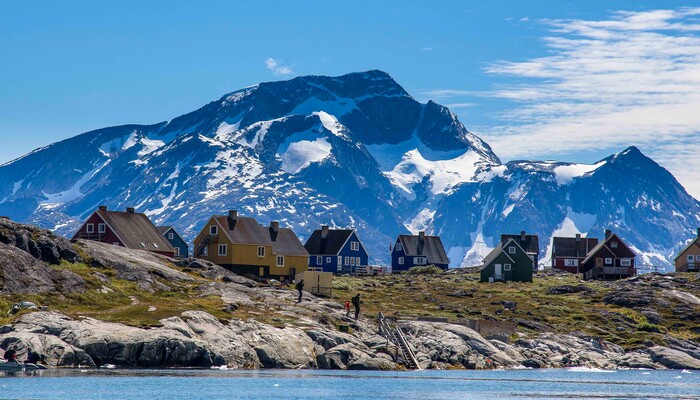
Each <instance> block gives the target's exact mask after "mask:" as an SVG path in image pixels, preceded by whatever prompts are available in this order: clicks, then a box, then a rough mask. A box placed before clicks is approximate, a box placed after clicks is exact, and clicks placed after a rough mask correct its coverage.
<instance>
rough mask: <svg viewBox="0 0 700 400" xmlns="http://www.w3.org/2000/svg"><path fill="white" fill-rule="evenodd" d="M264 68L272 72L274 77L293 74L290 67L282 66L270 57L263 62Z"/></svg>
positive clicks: (278, 61) (279, 61)
mask: <svg viewBox="0 0 700 400" xmlns="http://www.w3.org/2000/svg"><path fill="white" fill-rule="evenodd" d="M265 66H266V68H267V69H269V70H270V71H272V75H274V76H286V75H292V74H293V73H294V70H293V69H292V67H290V66H288V65H282V63H281V60H278V59H276V58H272V57H270V58H268V59H267V60H265Z"/></svg>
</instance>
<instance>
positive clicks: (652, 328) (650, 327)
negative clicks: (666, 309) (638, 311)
mask: <svg viewBox="0 0 700 400" xmlns="http://www.w3.org/2000/svg"><path fill="white" fill-rule="evenodd" d="M637 330H638V331H642V332H659V326H658V325H656V324H652V323H649V322H640V323H639V324H637Z"/></svg>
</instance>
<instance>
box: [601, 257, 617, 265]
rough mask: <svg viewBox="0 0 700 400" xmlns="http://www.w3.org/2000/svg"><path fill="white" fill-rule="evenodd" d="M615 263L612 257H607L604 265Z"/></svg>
mask: <svg viewBox="0 0 700 400" xmlns="http://www.w3.org/2000/svg"><path fill="white" fill-rule="evenodd" d="M613 262H614V261H613V259H612V257H605V260H603V265H613Z"/></svg>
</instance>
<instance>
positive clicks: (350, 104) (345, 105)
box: [290, 97, 358, 117]
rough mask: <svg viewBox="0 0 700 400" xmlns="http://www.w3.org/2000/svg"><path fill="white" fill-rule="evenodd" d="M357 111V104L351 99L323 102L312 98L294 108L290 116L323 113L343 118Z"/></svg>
mask: <svg viewBox="0 0 700 400" xmlns="http://www.w3.org/2000/svg"><path fill="white" fill-rule="evenodd" d="M357 109H358V108H357V103H356V102H355V100H353V99H350V98H338V97H336V98H335V99H333V100H321V99H319V98H318V97H311V98H309V99H306V100H304V101H303V102H302V103H301V104H299V105H298V106H296V107H294V109H293V110H292V112H290V114H292V115H293V114H298V115H311V114H314V113H317V112H319V111H321V112H325V113H327V114H331V115H335V116H336V117H342V116H344V115H345V114H348V113H350V112H351V111H353V110H357Z"/></svg>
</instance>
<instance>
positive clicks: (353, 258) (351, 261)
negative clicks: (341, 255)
mask: <svg viewBox="0 0 700 400" xmlns="http://www.w3.org/2000/svg"><path fill="white" fill-rule="evenodd" d="M350 265H355V257H350Z"/></svg>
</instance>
